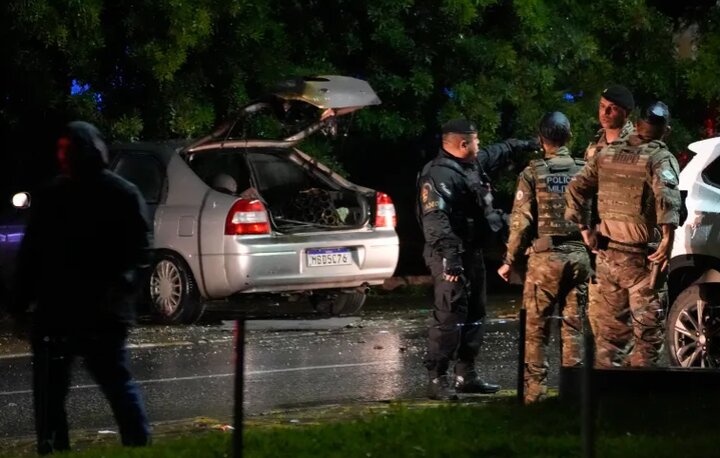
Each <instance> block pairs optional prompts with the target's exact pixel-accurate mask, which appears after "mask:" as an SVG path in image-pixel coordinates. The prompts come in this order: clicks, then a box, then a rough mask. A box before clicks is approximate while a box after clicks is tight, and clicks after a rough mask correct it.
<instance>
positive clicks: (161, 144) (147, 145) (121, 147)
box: [109, 140, 190, 162]
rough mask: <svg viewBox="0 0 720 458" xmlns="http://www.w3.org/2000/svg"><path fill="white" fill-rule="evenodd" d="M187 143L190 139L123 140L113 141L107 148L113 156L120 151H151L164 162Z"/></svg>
mask: <svg viewBox="0 0 720 458" xmlns="http://www.w3.org/2000/svg"><path fill="white" fill-rule="evenodd" d="M188 144H190V140H163V141H142V142H125V143H113V144H111V145H110V146H109V149H110V155H111V157H114V156H115V155H117V154H118V153H119V152H120V151H143V152H148V153H153V154H154V155H155V156H158V157H159V158H161V159H162V160H163V161H164V162H167V161H169V160H170V158H171V157H172V156H173V155H175V154H177V153H179V152H180V151H181V150H182V149H183V148H184V147H185V146H187V145H188Z"/></svg>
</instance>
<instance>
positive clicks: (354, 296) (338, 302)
mask: <svg viewBox="0 0 720 458" xmlns="http://www.w3.org/2000/svg"><path fill="white" fill-rule="evenodd" d="M366 298H367V294H365V293H364V292H359V291H338V292H335V293H317V294H314V295H312V296H310V302H311V303H312V305H313V307H314V308H315V311H317V312H319V313H324V314H328V315H332V316H339V315H353V314H355V313H357V312H359V311H360V309H361V308H362V306H363V304H365V299H366Z"/></svg>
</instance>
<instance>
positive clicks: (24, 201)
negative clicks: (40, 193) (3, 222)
mask: <svg viewBox="0 0 720 458" xmlns="http://www.w3.org/2000/svg"><path fill="white" fill-rule="evenodd" d="M12 205H13V207H15V208H19V209H25V208H30V193H29V192H19V193H17V194H15V195H14V196H13V197H12Z"/></svg>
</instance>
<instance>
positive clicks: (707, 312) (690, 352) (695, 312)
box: [665, 284, 720, 367]
mask: <svg viewBox="0 0 720 458" xmlns="http://www.w3.org/2000/svg"><path fill="white" fill-rule="evenodd" d="M719 301H720V285H718V284H703V285H692V286H690V287H688V288H686V289H685V290H683V292H682V293H680V294H679V295H678V297H677V299H675V301H674V302H673V304H672V307H671V308H670V313H669V315H668V320H667V332H666V335H665V341H666V344H667V348H668V354H669V358H670V365H671V366H678V367H718V366H720V311H717V309H716V307H717V305H720V304H717V303H718V302H719Z"/></svg>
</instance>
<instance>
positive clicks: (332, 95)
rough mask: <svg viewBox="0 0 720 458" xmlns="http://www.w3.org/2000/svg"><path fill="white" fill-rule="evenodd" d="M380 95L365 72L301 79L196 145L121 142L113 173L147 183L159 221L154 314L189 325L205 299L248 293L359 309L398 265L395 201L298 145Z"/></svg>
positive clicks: (336, 309)
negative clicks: (357, 76) (363, 77)
mask: <svg viewBox="0 0 720 458" xmlns="http://www.w3.org/2000/svg"><path fill="white" fill-rule="evenodd" d="M379 103H380V100H379V98H378V97H377V95H376V94H375V92H374V91H373V90H372V88H371V87H370V85H369V84H368V83H367V82H365V81H362V80H359V79H355V78H350V77H344V76H320V77H313V78H302V79H297V80H292V81H288V82H285V83H282V84H280V85H279V86H278V87H277V88H275V90H274V91H273V92H272V94H271V95H269V96H268V97H266V98H265V99H262V100H259V101H256V102H253V103H251V104H249V105H247V106H246V107H244V108H243V109H242V110H241V112H240V113H239V115H238V116H237V117H235V118H234V119H232V120H231V121H230V122H228V123H226V124H225V125H223V126H221V127H220V128H218V129H217V130H216V131H215V132H213V133H211V134H210V135H208V136H206V137H204V138H202V139H199V140H197V141H194V142H191V143H186V142H180V143H178V142H160V143H157V142H153V143H149V142H145V143H143V142H138V143H128V144H121V145H112V146H111V157H112V160H111V164H110V168H111V170H113V171H115V172H116V173H118V174H119V175H120V176H122V177H124V178H126V179H127V180H129V181H131V182H132V183H134V184H135V185H136V186H137V187H138V188H139V189H140V191H141V193H142V194H143V196H144V197H145V200H146V202H147V204H148V207H149V209H150V211H151V213H152V218H153V220H154V263H153V266H152V270H151V273H150V275H149V280H148V284H147V296H148V297H149V302H150V305H151V308H152V312H153V314H154V316H155V317H156V318H158V319H159V320H160V321H162V322H165V323H192V322H194V321H196V320H197V319H198V318H199V317H200V316H201V314H202V313H203V311H204V309H205V304H206V302H207V301H208V300H213V299H224V298H228V297H230V296H234V295H250V294H281V295H283V296H296V297H307V298H309V300H310V301H311V302H312V304H313V305H314V306H315V308H316V309H317V310H319V311H321V312H324V313H328V314H332V315H344V314H353V313H355V312H357V311H358V310H359V309H360V308H361V307H362V305H363V303H364V301H365V298H366V294H367V291H368V288H369V287H370V286H373V285H380V284H382V283H383V282H384V280H385V279H387V278H388V277H390V276H392V275H393V272H394V270H395V267H396V265H397V261H398V253H399V244H398V237H397V234H396V231H395V226H396V224H397V221H396V214H395V208H394V206H393V202H392V199H391V198H390V196H388V195H387V194H385V193H383V192H380V191H376V190H373V189H368V188H365V187H362V186H359V185H356V184H354V183H351V182H350V181H348V180H346V179H344V178H343V177H342V176H340V175H338V174H336V173H334V172H333V171H331V170H330V169H329V168H328V167H326V166H324V165H323V164H321V163H320V162H318V161H317V160H315V159H313V158H312V157H311V156H309V155H307V154H305V153H304V152H303V151H301V150H300V149H299V148H298V143H300V142H301V141H302V140H304V139H306V138H308V137H309V136H310V135H313V134H316V133H318V132H325V133H335V132H336V131H337V118H338V117H339V116H342V115H346V114H348V113H352V112H354V111H356V110H359V109H361V108H363V107H367V106H372V105H377V104H379Z"/></svg>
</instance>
